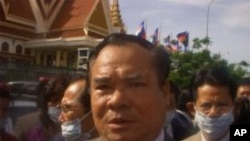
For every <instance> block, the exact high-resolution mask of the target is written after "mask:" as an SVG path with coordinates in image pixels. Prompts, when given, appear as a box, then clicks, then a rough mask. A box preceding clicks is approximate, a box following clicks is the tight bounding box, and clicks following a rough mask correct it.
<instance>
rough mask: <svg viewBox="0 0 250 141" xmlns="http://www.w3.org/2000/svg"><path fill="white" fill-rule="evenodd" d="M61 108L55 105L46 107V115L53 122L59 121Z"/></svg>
mask: <svg viewBox="0 0 250 141" xmlns="http://www.w3.org/2000/svg"><path fill="white" fill-rule="evenodd" d="M60 113H61V110H60V109H59V108H57V107H52V106H49V107H48V115H49V118H50V119H51V120H52V121H53V122H54V123H59V120H58V118H59V116H60Z"/></svg>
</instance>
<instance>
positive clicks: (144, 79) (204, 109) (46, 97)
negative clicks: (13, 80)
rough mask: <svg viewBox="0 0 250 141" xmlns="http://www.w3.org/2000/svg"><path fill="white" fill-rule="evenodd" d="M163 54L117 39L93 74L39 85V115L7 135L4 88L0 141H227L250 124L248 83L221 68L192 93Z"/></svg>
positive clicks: (108, 43) (103, 50)
mask: <svg viewBox="0 0 250 141" xmlns="http://www.w3.org/2000/svg"><path fill="white" fill-rule="evenodd" d="M170 63H171V60H170V57H169V54H168V53H167V51H166V50H164V49H163V48H155V47H154V46H153V45H152V44H151V43H150V42H148V41H147V40H145V39H142V38H140V37H137V36H134V35H128V34H118V33H116V34H111V35H109V36H107V37H106V38H105V39H104V40H103V41H102V42H100V43H99V44H98V45H97V46H96V47H95V48H94V50H93V51H92V52H91V54H90V57H89V60H88V64H87V65H88V70H87V74H82V75H81V76H76V77H72V76H68V75H63V74H60V75H58V76H54V77H50V78H43V79H40V80H39V86H38V88H37V92H38V95H37V107H38V110H37V111H35V112H32V113H29V114H27V115H23V116H20V117H19V118H18V119H17V121H16V122H15V123H14V125H13V132H9V131H8V128H7V127H9V124H7V123H8V122H7V120H8V119H10V118H11V117H10V116H9V114H8V113H9V107H10V103H11V101H12V99H11V95H10V88H9V87H8V85H6V84H4V83H1V84H0V141H181V140H184V141H229V137H230V136H229V128H230V125H233V124H235V125H241V124H249V123H250V78H242V80H241V81H239V82H238V83H236V81H235V80H234V79H233V78H232V76H231V74H230V73H229V72H228V71H227V70H226V69H225V68H223V67H221V66H218V67H211V68H209V69H201V70H199V71H198V72H197V73H196V74H195V75H194V76H193V77H192V79H191V80H190V87H188V88H186V89H182V90H181V89H180V88H179V87H178V84H176V83H175V82H173V81H172V80H169V78H168V75H169V73H170Z"/></svg>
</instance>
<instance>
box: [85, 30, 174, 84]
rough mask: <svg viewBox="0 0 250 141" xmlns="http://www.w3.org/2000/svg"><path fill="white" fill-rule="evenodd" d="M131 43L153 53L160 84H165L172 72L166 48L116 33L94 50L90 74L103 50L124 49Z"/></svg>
mask: <svg viewBox="0 0 250 141" xmlns="http://www.w3.org/2000/svg"><path fill="white" fill-rule="evenodd" d="M131 43H134V44H138V45H140V46H141V47H142V48H144V49H146V50H148V51H149V52H152V58H153V68H155V70H156V74H157V76H158V81H159V84H160V85H162V84H164V83H165V80H166V79H167V77H168V74H169V70H170V58H169V55H168V53H167V51H166V50H165V49H164V48H160V47H154V45H153V44H152V43H150V42H149V41H147V40H145V39H143V38H141V37H138V36H135V35H129V34H123V33H114V34H111V35H109V36H107V37H106V38H104V40H103V41H102V42H101V43H99V44H98V45H97V46H96V47H95V48H94V50H93V51H92V52H91V53H90V57H89V62H88V72H89V73H90V70H91V65H93V63H94V61H95V59H96V58H97V57H98V55H99V53H100V52H101V50H102V49H103V48H105V47H107V46H108V45H117V46H119V47H123V46H124V45H128V44H131ZM89 77H90V74H89Z"/></svg>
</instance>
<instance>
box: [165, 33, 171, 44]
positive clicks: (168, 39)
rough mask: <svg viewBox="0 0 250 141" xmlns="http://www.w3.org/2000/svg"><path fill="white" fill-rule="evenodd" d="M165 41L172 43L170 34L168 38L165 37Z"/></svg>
mask: <svg viewBox="0 0 250 141" xmlns="http://www.w3.org/2000/svg"><path fill="white" fill-rule="evenodd" d="M164 43H166V44H170V43H171V37H170V35H168V36H167V37H166V38H164Z"/></svg>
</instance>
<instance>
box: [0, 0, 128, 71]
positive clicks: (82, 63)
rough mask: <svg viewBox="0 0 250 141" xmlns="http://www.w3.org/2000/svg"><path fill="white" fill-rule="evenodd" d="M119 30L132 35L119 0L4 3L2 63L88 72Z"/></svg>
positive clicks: (0, 19)
mask: <svg viewBox="0 0 250 141" xmlns="http://www.w3.org/2000/svg"><path fill="white" fill-rule="evenodd" d="M110 3H111V4H110ZM114 32H126V31H125V28H124V23H123V21H122V18H121V13H120V10H119V4H118V0H112V1H111V2H110V1H109V0H0V61H13V62H24V63H31V64H36V65H43V66H56V67H68V68H77V69H85V68H86V60H87V58H88V55H89V52H90V50H91V49H92V48H93V47H94V46H95V45H96V44H98V43H99V42H100V41H101V40H102V39H103V38H104V37H105V36H107V35H108V34H110V33H114Z"/></svg>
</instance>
